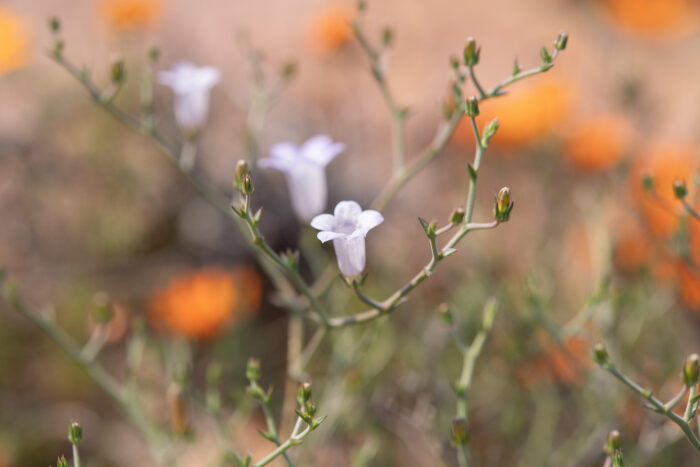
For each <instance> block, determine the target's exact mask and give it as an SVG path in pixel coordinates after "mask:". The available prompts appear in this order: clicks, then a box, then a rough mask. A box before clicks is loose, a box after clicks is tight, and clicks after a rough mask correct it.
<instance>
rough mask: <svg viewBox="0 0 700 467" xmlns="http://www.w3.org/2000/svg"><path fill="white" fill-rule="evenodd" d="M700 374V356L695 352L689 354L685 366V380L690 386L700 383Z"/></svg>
mask: <svg viewBox="0 0 700 467" xmlns="http://www.w3.org/2000/svg"><path fill="white" fill-rule="evenodd" d="M699 376H700V358H699V357H698V354H696V353H694V354H691V355H689V356H688V358H687V359H686V360H685V365H684V366H683V382H685V385H686V386H688V387H691V386H695V385H696V384H698V377H699Z"/></svg>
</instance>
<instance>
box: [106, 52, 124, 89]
mask: <svg viewBox="0 0 700 467" xmlns="http://www.w3.org/2000/svg"><path fill="white" fill-rule="evenodd" d="M109 76H110V79H111V80H112V83H114V84H122V83H123V82H124V80H125V79H126V70H125V68H124V60H122V59H121V58H120V57H118V56H117V57H114V58H112V63H111V64H110V66H109Z"/></svg>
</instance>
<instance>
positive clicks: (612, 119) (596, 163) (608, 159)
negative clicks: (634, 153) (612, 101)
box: [563, 113, 632, 172]
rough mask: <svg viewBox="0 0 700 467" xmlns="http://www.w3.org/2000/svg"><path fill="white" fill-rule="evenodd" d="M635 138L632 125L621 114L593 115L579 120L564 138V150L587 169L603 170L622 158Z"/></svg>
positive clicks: (573, 163) (570, 157)
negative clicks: (581, 120) (633, 137)
mask: <svg viewBox="0 0 700 467" xmlns="http://www.w3.org/2000/svg"><path fill="white" fill-rule="evenodd" d="M631 142H632V128H631V125H630V124H629V122H628V121H627V120H626V119H625V118H624V117H623V116H622V115H617V114H612V113H603V114H598V115H594V116H592V117H590V118H588V119H587V120H584V121H583V122H580V123H579V124H578V125H577V126H576V127H574V128H573V130H572V131H571V132H570V134H569V135H568V136H567V137H566V138H565V140H564V147H563V152H564V155H565V156H566V158H567V159H568V160H569V162H571V164H572V165H573V166H574V167H576V168H578V169H581V170H584V171H590V172H594V171H603V170H607V169H610V168H612V167H614V166H615V165H617V163H618V162H620V159H622V157H623V156H624V155H625V153H626V152H627V150H628V149H629V146H630V143H631Z"/></svg>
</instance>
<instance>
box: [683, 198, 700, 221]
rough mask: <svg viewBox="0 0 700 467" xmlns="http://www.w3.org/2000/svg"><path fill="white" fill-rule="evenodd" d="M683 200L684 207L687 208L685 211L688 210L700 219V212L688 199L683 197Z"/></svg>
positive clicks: (691, 214)
mask: <svg viewBox="0 0 700 467" xmlns="http://www.w3.org/2000/svg"><path fill="white" fill-rule="evenodd" d="M681 201H682V202H683V207H684V208H685V212H687V213H688V214H689V215H690V216H692V217H694V218H695V219H697V220H700V213H698V212H697V211H696V210H695V209H694V208H693V207H692V206H691V205H690V204H689V203H688V200H686V199H685V198H683V199H682V200H681Z"/></svg>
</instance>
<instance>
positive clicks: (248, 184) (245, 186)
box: [241, 173, 253, 195]
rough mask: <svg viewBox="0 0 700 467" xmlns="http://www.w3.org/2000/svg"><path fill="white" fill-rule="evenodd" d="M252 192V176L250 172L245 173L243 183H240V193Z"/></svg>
mask: <svg viewBox="0 0 700 467" xmlns="http://www.w3.org/2000/svg"><path fill="white" fill-rule="evenodd" d="M252 192H253V177H251V176H250V174H249V173H248V174H245V176H244V177H243V183H242V184H241V193H243V194H244V195H249V194H251V193H252Z"/></svg>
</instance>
